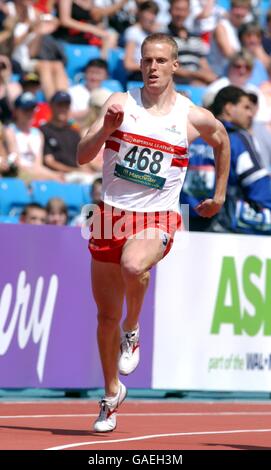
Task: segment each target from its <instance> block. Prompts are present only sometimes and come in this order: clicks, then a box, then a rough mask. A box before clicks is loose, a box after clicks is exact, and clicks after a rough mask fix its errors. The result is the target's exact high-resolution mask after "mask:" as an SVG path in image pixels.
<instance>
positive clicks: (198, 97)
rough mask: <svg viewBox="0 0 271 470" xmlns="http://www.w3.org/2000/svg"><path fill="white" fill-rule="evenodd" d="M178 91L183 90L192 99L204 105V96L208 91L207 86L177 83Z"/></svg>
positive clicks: (197, 103) (199, 104)
mask: <svg viewBox="0 0 271 470" xmlns="http://www.w3.org/2000/svg"><path fill="white" fill-rule="evenodd" d="M176 90H177V91H183V92H184V93H185V94H186V96H187V97H188V98H190V100H192V101H193V103H195V104H196V105H198V106H201V105H202V98H203V95H204V93H205V91H206V87H205V86H193V85H176Z"/></svg>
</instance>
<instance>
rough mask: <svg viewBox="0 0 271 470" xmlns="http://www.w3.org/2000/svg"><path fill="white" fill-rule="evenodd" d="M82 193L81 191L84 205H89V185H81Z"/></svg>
mask: <svg viewBox="0 0 271 470" xmlns="http://www.w3.org/2000/svg"><path fill="white" fill-rule="evenodd" d="M82 191H83V200H84V204H90V203H91V199H90V192H91V184H82Z"/></svg>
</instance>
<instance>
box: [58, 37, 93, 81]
mask: <svg viewBox="0 0 271 470" xmlns="http://www.w3.org/2000/svg"><path fill="white" fill-rule="evenodd" d="M62 44H63V47H64V52H65V55H66V58H67V65H66V72H67V74H68V77H69V78H70V79H71V80H73V79H74V76H75V75H76V73H78V72H81V71H82V69H83V68H84V67H85V66H86V65H87V63H88V62H89V61H90V60H92V59H97V58H98V57H100V49H99V48H98V47H96V46H88V45H85V44H83V45H81V44H69V43H62Z"/></svg>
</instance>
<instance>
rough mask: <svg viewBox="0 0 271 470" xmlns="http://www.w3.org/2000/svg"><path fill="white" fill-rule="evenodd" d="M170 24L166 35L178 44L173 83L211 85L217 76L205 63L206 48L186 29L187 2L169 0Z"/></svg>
mask: <svg viewBox="0 0 271 470" xmlns="http://www.w3.org/2000/svg"><path fill="white" fill-rule="evenodd" d="M170 5H171V6H170V13H171V23H170V24H169V26H168V33H169V34H170V35H171V36H173V37H174V39H175V41H176V42H177V44H178V58H179V64H180V66H179V69H178V70H177V71H176V72H175V82H177V83H190V84H192V85H206V84H208V83H212V82H213V81H214V80H215V79H216V78H217V76H216V75H215V74H214V72H213V71H212V70H211V68H210V66H209V64H208V61H207V58H206V57H207V50H208V49H207V48H206V44H205V43H204V41H203V40H202V39H201V38H200V37H199V36H196V35H194V34H192V33H191V32H189V31H188V29H187V27H186V20H187V18H188V17H189V1H188V0H171V4H170Z"/></svg>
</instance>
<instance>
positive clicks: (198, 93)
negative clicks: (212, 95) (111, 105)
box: [127, 81, 206, 106]
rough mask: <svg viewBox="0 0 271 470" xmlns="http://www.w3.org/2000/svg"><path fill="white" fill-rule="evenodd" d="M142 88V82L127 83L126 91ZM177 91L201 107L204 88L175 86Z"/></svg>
mask: <svg viewBox="0 0 271 470" xmlns="http://www.w3.org/2000/svg"><path fill="white" fill-rule="evenodd" d="M137 87H143V82H136V81H129V82H128V83H127V90H131V88H137ZM176 90H177V91H183V92H184V93H185V94H186V96H187V97H188V98H190V100H192V101H193V103H195V104H196V105H198V106H201V105H202V97H203V95H204V93H205V90H206V87H204V86H193V85H176Z"/></svg>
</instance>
